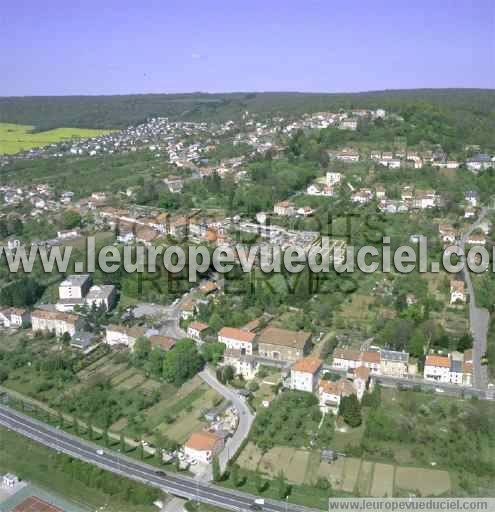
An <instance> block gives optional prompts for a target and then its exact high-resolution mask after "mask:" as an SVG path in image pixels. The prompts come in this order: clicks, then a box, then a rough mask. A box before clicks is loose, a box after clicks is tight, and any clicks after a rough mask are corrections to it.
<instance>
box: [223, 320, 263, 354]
mask: <svg viewBox="0 0 495 512" xmlns="http://www.w3.org/2000/svg"><path fill="white" fill-rule="evenodd" d="M255 337H256V335H255V334H254V333H252V332H248V331H244V330H242V329H237V328H235V327H222V329H220V331H218V342H219V343H224V344H225V345H226V347H227V348H230V349H234V350H239V351H240V353H241V354H243V355H252V354H253V344H254V339H255Z"/></svg>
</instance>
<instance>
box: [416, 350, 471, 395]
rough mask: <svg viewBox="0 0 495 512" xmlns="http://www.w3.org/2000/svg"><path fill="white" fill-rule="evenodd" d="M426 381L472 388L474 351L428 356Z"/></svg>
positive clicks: (424, 374) (425, 373) (425, 369)
mask: <svg viewBox="0 0 495 512" xmlns="http://www.w3.org/2000/svg"><path fill="white" fill-rule="evenodd" d="M423 376H424V378H425V380H429V381H434V382H441V383H444V384H461V385H464V386H470V385H471V384H472V377H473V351H472V350H466V352H464V353H463V354H462V353H460V352H451V353H449V354H448V355H446V356H444V355H435V354H432V355H427V356H426V359H425V366H424V373H423Z"/></svg>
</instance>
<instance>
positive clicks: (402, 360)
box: [380, 350, 409, 377]
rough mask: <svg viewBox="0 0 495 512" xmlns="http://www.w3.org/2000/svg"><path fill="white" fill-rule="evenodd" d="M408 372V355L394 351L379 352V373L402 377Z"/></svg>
mask: <svg viewBox="0 0 495 512" xmlns="http://www.w3.org/2000/svg"><path fill="white" fill-rule="evenodd" d="M408 372H409V354H408V353H407V352H398V351H396V350H380V373H381V374H382V375H389V376H390V377H404V376H405V375H407V373H408Z"/></svg>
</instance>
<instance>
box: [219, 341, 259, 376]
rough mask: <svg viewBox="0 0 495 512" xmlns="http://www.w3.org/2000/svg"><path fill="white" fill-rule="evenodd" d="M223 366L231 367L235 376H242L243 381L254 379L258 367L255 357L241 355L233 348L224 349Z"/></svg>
mask: <svg viewBox="0 0 495 512" xmlns="http://www.w3.org/2000/svg"><path fill="white" fill-rule="evenodd" d="M223 364H224V366H232V368H233V369H234V371H235V374H236V375H240V376H242V377H243V379H244V380H252V379H254V377H256V374H257V373H258V370H259V366H260V365H259V362H258V361H257V360H256V357H255V356H253V355H249V354H243V353H242V352H241V351H240V350H236V349H233V348H226V349H225V352H224V353H223Z"/></svg>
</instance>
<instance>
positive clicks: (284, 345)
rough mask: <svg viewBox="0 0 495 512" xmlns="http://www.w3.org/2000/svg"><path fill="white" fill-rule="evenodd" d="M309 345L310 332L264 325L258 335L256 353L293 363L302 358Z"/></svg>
mask: <svg viewBox="0 0 495 512" xmlns="http://www.w3.org/2000/svg"><path fill="white" fill-rule="evenodd" d="M310 346H311V333H309V332H304V331H289V330H287V329H280V328H278V327H266V328H265V329H263V330H262V331H261V332H260V334H259V336H258V354H259V355H260V356H261V357H265V358H267V359H273V360H275V361H285V362H288V363H294V362H296V361H297V360H298V359H301V358H303V357H304V356H305V355H306V354H307V352H308V351H309V348H310Z"/></svg>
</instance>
